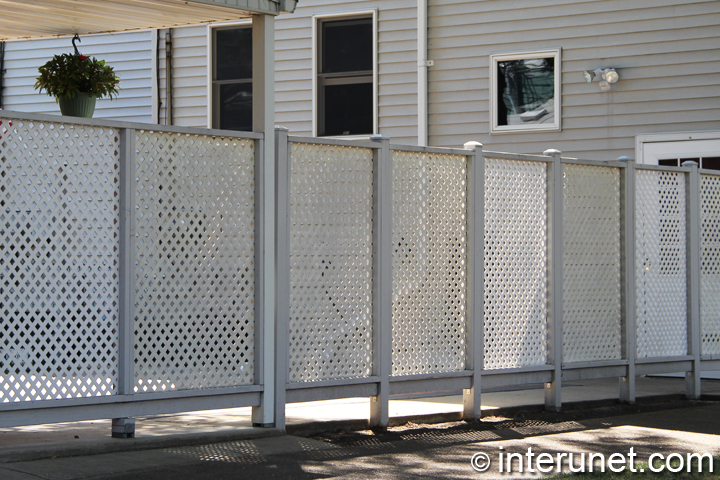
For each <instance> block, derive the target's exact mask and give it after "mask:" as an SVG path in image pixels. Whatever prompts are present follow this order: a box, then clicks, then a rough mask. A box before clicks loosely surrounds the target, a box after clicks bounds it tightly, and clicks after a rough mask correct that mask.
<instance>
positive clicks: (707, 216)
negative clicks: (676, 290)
mask: <svg viewBox="0 0 720 480" xmlns="http://www.w3.org/2000/svg"><path fill="white" fill-rule="evenodd" d="M700 195H701V196H700V222H701V228H700V322H701V324H702V353H703V354H704V355H709V354H719V353H720V176H717V175H701V176H700Z"/></svg>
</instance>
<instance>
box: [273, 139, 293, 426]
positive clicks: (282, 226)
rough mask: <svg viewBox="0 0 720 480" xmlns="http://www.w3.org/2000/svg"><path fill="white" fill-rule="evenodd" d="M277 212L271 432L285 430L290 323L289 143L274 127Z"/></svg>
mask: <svg viewBox="0 0 720 480" xmlns="http://www.w3.org/2000/svg"><path fill="white" fill-rule="evenodd" d="M275 158H276V159H277V162H276V167H275V168H276V175H277V182H276V185H277V191H276V192H275V194H276V195H277V201H276V204H275V207H276V209H277V215H276V219H275V221H276V226H275V255H276V257H275V266H276V268H277V291H276V297H275V305H276V307H275V308H276V314H277V317H276V320H275V379H274V381H275V428H279V429H285V400H286V388H287V382H288V348H289V347H288V345H289V343H288V322H289V319H290V143H289V141H288V129H287V128H285V127H275Z"/></svg>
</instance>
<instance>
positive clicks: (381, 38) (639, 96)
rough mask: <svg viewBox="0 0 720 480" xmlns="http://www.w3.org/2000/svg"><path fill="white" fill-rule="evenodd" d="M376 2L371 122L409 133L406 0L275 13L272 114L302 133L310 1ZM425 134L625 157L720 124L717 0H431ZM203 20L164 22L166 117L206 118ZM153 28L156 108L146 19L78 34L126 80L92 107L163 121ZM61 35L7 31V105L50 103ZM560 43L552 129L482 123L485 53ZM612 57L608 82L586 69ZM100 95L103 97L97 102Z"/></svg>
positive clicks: (306, 3)
mask: <svg viewBox="0 0 720 480" xmlns="http://www.w3.org/2000/svg"><path fill="white" fill-rule="evenodd" d="M373 8H377V9H378V10H377V11H378V73H379V76H378V83H379V84H378V112H379V120H378V122H379V132H380V133H381V134H383V135H387V136H389V137H391V138H392V141H393V142H394V143H404V144H416V143H417V50H416V49H417V20H416V15H417V1H416V0H365V1H363V0H357V1H348V2H341V3H333V4H329V3H328V2H326V1H324V0H303V1H302V2H301V3H300V4H299V5H298V8H297V10H296V12H295V14H292V15H290V14H285V15H280V16H279V17H278V18H277V21H276V75H275V78H276V123H277V124H278V125H283V126H286V127H288V128H289V129H290V133H291V134H295V135H311V134H312V106H313V98H312V83H313V79H312V15H314V14H325V13H332V12H338V13H340V12H347V11H352V10H369V9H373ZM428 25H429V27H428V30H429V43H428V45H429V47H428V49H429V52H428V59H431V60H433V61H434V66H432V67H430V68H429V69H428V76H429V81H428V89H429V106H428V111H429V143H430V145H436V146H461V145H462V144H464V143H465V142H467V141H470V140H477V141H480V142H482V143H483V144H485V145H486V148H488V149H491V150H500V151H512V152H518V153H539V152H542V151H543V150H545V149H547V148H557V149H560V150H562V151H563V154H564V155H567V156H574V157H579V158H591V159H614V158H617V157H618V156H621V155H627V156H629V157H634V155H635V143H634V139H635V135H637V134H644V133H659V132H670V131H702V130H718V129H720V113H718V112H720V88H718V84H720V28H718V25H720V0H692V1H691V0H656V1H654V2H647V1H646V0H572V1H571V0H544V1H542V2H538V1H537V0H516V1H513V2H507V1H502V0H483V1H476V0H452V1H451V0H429V21H428ZM208 33H209V27H208V26H206V25H201V26H194V27H185V28H176V29H174V30H173V36H174V37H173V40H174V45H173V55H174V62H173V93H174V95H173V97H174V109H173V112H174V123H175V124H176V125H183V126H196V127H206V126H209V121H208V119H209V110H208V108H209V107H208V80H209V70H208V68H209V59H210V57H209V55H210V53H211V52H210V49H209V46H208V42H209V34H208ZM159 36H160V41H159V42H158V55H159V57H160V60H159V75H160V80H159V82H158V83H159V86H160V89H159V91H160V102H161V104H160V108H159V109H157V107H153V106H152V102H151V86H152V85H151V84H152V83H153V81H152V80H151V77H150V75H151V65H152V43H153V42H152V41H151V38H150V37H151V34H150V32H135V33H123V34H116V35H102V36H87V37H83V43H82V44H81V47H82V51H83V52H84V53H89V54H95V55H98V56H100V55H102V56H103V58H105V59H106V60H107V61H108V62H109V63H110V64H112V65H113V66H115V67H116V69H117V70H118V72H119V73H120V76H121V78H122V80H123V83H122V87H123V90H122V92H121V95H120V98H119V99H118V100H115V101H114V102H113V103H109V102H108V101H107V100H103V101H101V102H99V104H98V116H110V115H112V116H113V117H115V118H123V119H133V120H138V121H148V122H149V121H151V114H152V111H153V110H156V109H157V110H159V121H160V123H165V108H164V107H165V79H164V78H165V68H164V66H165V61H164V56H165V47H164V43H163V40H162V38H163V36H164V31H162V30H161V31H160V32H159ZM69 40H70V39H69V38H61V39H45V40H34V41H24V42H8V44H7V54H6V59H7V62H6V67H7V73H6V86H7V88H6V90H5V101H6V108H7V109H10V110H13V109H16V110H23V111H33V112H57V107H56V106H55V105H54V104H53V100H52V99H51V98H49V97H47V96H44V95H38V94H37V93H36V92H35V90H33V88H32V84H33V83H34V77H35V76H37V73H36V71H37V67H38V66H39V65H41V64H42V63H44V61H45V59H47V58H49V57H50V56H51V55H52V53H54V52H55V51H61V50H62V51H70V48H71V47H70V46H69ZM557 47H560V48H561V49H562V127H563V128H562V131H559V132H557V131H556V132H542V133H503V134H490V133H489V132H490V118H489V116H490V115H489V100H490V99H489V87H490V85H489V79H488V77H489V69H490V68H489V67H490V65H489V55H490V54H492V53H504V52H505V53H509V52H517V51H523V50H539V49H548V48H557ZM598 67H614V68H617V70H618V72H619V74H620V81H619V82H618V83H617V84H615V85H613V86H612V90H611V91H610V92H601V91H600V88H599V84H598V82H593V83H591V84H587V83H585V82H584V80H583V77H582V72H583V70H594V69H595V68H598ZM108 108H110V109H111V110H108Z"/></svg>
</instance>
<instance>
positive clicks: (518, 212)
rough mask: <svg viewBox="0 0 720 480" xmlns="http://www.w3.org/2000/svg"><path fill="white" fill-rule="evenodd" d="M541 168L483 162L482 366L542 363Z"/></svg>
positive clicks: (544, 229) (544, 285)
mask: <svg viewBox="0 0 720 480" xmlns="http://www.w3.org/2000/svg"><path fill="white" fill-rule="evenodd" d="M547 207H548V203H547V165H546V164H545V163H538V162H520V161H514V160H498V159H490V158H488V159H486V163H485V364H484V368H485V369H487V370H491V369H498V368H513V367H522V366H527V365H543V364H545V363H546V361H547V315H548V304H547V295H548V291H547V282H548V278H547V260H548V259H547V251H548V250H547V242H548V232H547V229H548V222H547Z"/></svg>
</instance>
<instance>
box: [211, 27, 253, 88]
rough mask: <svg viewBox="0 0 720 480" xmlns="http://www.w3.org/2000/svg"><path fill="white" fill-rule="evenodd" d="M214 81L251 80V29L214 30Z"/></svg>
mask: <svg viewBox="0 0 720 480" xmlns="http://www.w3.org/2000/svg"><path fill="white" fill-rule="evenodd" d="M215 35H216V37H215V38H216V40H215V41H216V43H215V68H216V73H215V80H237V79H244V78H252V29H250V28H233V29H223V30H216V32H215Z"/></svg>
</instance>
